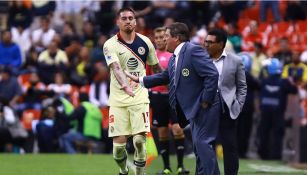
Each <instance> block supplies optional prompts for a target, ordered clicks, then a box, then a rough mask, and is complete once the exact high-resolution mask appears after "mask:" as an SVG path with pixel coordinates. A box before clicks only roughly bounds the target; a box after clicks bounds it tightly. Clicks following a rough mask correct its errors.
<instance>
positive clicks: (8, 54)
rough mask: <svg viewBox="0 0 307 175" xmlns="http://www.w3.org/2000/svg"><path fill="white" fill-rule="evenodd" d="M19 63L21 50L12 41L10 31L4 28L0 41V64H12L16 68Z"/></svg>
mask: <svg viewBox="0 0 307 175" xmlns="http://www.w3.org/2000/svg"><path fill="white" fill-rule="evenodd" d="M21 64H22V57H21V50H20V48H19V46H18V45H17V44H15V43H13V41H12V34H11V32H10V31H9V30H5V31H4V32H3V33H2V38H1V42H0V65H4V66H12V67H13V68H14V69H17V68H19V67H20V66H21Z"/></svg>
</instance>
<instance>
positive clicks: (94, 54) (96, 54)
mask: <svg viewBox="0 0 307 175" xmlns="http://www.w3.org/2000/svg"><path fill="white" fill-rule="evenodd" d="M107 39H108V38H107V36H106V35H103V34H101V35H100V36H99V37H98V42H97V45H96V47H95V48H93V49H92V51H91V56H90V62H91V64H92V65H93V64H95V63H97V62H102V63H103V65H105V66H106V67H107V63H106V61H105V58H104V54H103V45H104V43H105V42H106V41H107Z"/></svg>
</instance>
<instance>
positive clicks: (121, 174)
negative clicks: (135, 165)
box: [119, 168, 129, 175]
mask: <svg viewBox="0 0 307 175" xmlns="http://www.w3.org/2000/svg"><path fill="white" fill-rule="evenodd" d="M128 174H129V168H128V171H127V173H126V174H123V173H121V172H119V175H128Z"/></svg>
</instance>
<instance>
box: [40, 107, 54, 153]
mask: <svg viewBox="0 0 307 175" xmlns="http://www.w3.org/2000/svg"><path fill="white" fill-rule="evenodd" d="M55 114H56V111H55V109H54V108H53V107H51V106H47V107H46V108H45V109H43V112H42V117H41V119H40V121H39V122H38V123H37V125H36V136H37V142H38V148H39V152H40V153H55V152H57V150H58V147H59V145H58V138H57V135H56V128H55V127H54V123H55V117H56V116H55Z"/></svg>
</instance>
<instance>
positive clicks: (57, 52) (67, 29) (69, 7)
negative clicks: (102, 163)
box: [0, 0, 307, 159]
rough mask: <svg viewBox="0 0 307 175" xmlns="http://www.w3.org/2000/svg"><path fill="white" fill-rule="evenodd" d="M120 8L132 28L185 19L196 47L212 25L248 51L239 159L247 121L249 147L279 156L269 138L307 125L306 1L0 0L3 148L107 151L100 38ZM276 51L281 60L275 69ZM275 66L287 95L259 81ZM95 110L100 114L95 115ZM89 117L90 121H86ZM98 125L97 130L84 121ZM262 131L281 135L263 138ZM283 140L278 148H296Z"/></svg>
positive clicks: (145, 29)
mask: <svg viewBox="0 0 307 175" xmlns="http://www.w3.org/2000/svg"><path fill="white" fill-rule="evenodd" d="M123 6H131V7H133V9H134V10H136V15H137V23H138V25H137V32H139V33H141V34H144V35H146V36H148V37H149V38H151V39H152V37H153V36H152V35H153V29H154V28H156V27H161V26H167V25H169V24H170V23H172V22H174V21H181V22H185V23H186V24H188V25H189V27H190V30H191V39H190V41H191V42H193V43H195V44H200V45H203V43H204V39H205V37H206V34H207V31H209V30H210V29H213V28H223V29H225V30H226V31H227V32H228V35H229V37H228V41H227V45H226V48H227V50H228V51H231V52H235V53H240V54H241V55H245V56H246V57H248V58H247V61H246V62H245V67H246V68H249V69H246V71H247V72H249V73H247V74H250V78H251V79H252V80H253V81H252V82H254V84H249V82H251V81H249V80H247V81H248V85H250V86H249V87H248V88H249V89H248V93H249V95H248V97H247V100H246V103H245V107H244V110H243V112H242V114H241V116H240V118H239V120H240V121H239V130H238V140H239V143H238V144H239V153H240V157H248V154H247V153H248V147H249V141H250V137H251V133H252V128H253V127H252V126H254V127H255V126H256V123H260V124H259V129H256V130H257V132H256V134H254V135H256V136H254V137H256V138H259V139H255V140H254V142H253V143H252V144H251V145H254V144H256V145H257V146H256V147H259V149H258V153H259V156H260V158H262V159H281V158H282V151H281V149H280V150H278V149H277V150H278V152H277V153H276V152H274V151H276V149H274V145H275V144H276V143H283V140H284V136H285V132H286V128H287V126H289V127H290V126H291V125H292V123H294V121H298V124H297V125H306V124H307V115H306V114H307V100H306V97H307V95H306V94H307V93H306V81H307V67H306V63H307V20H306V15H307V14H306V12H307V3H306V2H303V1H302V2H301V1H238V2H237V1H91V0H88V1H71V0H59V1H31V0H23V1H9V2H8V1H1V2H0V19H1V20H0V22H1V26H0V27H1V29H2V32H1V41H0V65H1V80H0V100H1V105H0V121H1V122H0V124H1V125H0V151H2V152H3V151H6V152H10V151H14V150H15V148H18V150H19V151H20V150H22V151H25V152H26V153H31V152H33V151H34V152H35V151H39V152H48V153H51V152H68V153H75V152H82V151H84V150H83V149H84V148H86V151H87V152H95V148H97V143H103V145H104V146H103V151H102V152H106V153H110V151H111V150H112V148H111V146H110V145H112V142H111V140H110V139H109V138H108V137H107V128H108V105H107V101H108V94H109V86H108V84H109V73H108V68H107V65H106V62H105V58H104V55H103V45H104V43H105V41H106V40H107V39H108V38H109V37H110V36H112V35H113V34H115V33H116V32H117V29H116V26H115V23H114V21H115V17H116V14H115V13H116V11H117V10H118V9H120V8H121V7H123ZM266 12H268V13H266ZM264 14H268V15H264ZM242 52H243V53H242ZM272 58H276V59H274V60H277V63H276V66H275V67H274V66H273V69H274V70H276V71H275V72H274V71H273V72H274V73H272V72H271V69H270V68H272V67H270V66H271V62H272V60H273V59H272ZM268 60H270V61H271V62H270V63H268V62H269V61H268ZM275 74H278V75H279V74H280V75H281V77H282V78H283V79H287V82H290V84H291V85H294V86H295V88H294V90H293V91H291V93H296V92H297V95H292V96H291V98H289V100H287V96H285V97H284V96H282V97H281V95H280V94H278V93H277V94H276V93H275V94H274V93H272V92H273V91H274V87H276V86H273V85H270V84H269V85H268V84H265V82H266V81H264V80H267V79H268V78H269V77H270V76H272V75H275ZM247 77H248V76H247ZM278 80H279V79H278ZM278 80H277V81H278ZM270 82H271V81H270ZM278 86H279V85H278ZM282 86H284V85H280V87H282ZM266 88H268V89H269V90H267V91H266ZM282 88H283V87H282ZM264 91H266V93H264ZM270 93H271V94H270ZM289 93H290V92H289ZM282 94H283V95H284V94H285V92H282ZM266 95H268V98H266V97H267V96H266ZM274 95H275V96H274ZM276 95H277V96H276ZM79 98H80V100H79ZM276 99H277V101H278V102H277V103H275V102H276V101H274V100H276ZM279 100H280V101H279ZM83 101H87V102H90V103H84V102H83ZM287 101H291V104H292V105H290V106H292V108H291V111H290V114H289V115H288V114H287V113H286V110H285V106H283V104H284V103H287ZM272 104H273V105H272ZM266 105H267V106H266ZM263 106H265V107H263ZM288 106H289V105H288ZM272 108H273V109H272ZM97 109H98V110H100V112H101V113H102V117H96V118H95V117H92V116H97V113H99V111H98V112H97ZM274 109H281V111H282V113H281V114H280V115H279V116H277V117H276V118H271V120H269V119H268V118H269V117H270V115H271V111H272V110H273V111H274ZM85 111H87V112H88V111H91V114H88V113H87V112H85ZM15 114H16V115H15ZM87 114H88V115H87ZM290 115H291V116H292V117H293V118H292V119H293V121H291V118H290V119H289V116H290ZM255 116H256V117H255ZM264 116H266V118H264ZM86 118H90V119H91V120H92V121H93V122H92V123H91V124H88V123H86V122H84V120H85V119H86ZM255 118H256V119H255ZM76 121H77V122H76ZM85 123H86V124H85ZM97 123H99V126H100V128H99V127H98V128H97V130H98V132H100V133H97V130H96V131H89V130H88V129H86V128H93V126H96V127H97ZM294 124H295V123H294ZM23 128H25V129H23ZM71 128H72V129H71ZM270 129H272V131H270ZM85 130H86V132H85ZM268 132H273V135H274V137H273V138H274V139H276V138H279V140H278V141H276V142H274V143H273V142H272V143H263V142H264V141H265V142H267V140H266V139H268V138H267V137H264V136H268V135H269V134H268ZM74 139H77V140H82V141H81V142H80V141H78V142H74ZM274 139H272V140H274ZM34 140H37V143H38V150H35V149H34V148H35V146H34V143H35V141H34ZM97 141H98V142H97ZM285 145H286V147H287V148H286V147H285V148H284V149H293V147H292V148H291V146H292V145H291V144H285ZM19 148H21V149H19Z"/></svg>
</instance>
